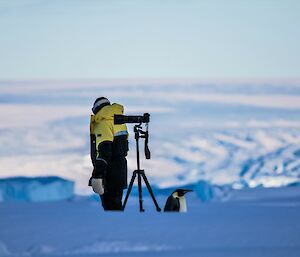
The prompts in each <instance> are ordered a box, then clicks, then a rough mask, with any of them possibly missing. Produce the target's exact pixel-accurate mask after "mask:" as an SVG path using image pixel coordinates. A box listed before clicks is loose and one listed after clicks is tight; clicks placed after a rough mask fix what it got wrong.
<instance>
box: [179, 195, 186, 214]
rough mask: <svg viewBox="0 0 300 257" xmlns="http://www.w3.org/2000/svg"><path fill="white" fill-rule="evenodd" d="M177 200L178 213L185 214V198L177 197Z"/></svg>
mask: <svg viewBox="0 0 300 257" xmlns="http://www.w3.org/2000/svg"><path fill="white" fill-rule="evenodd" d="M178 199H179V212H187V206H186V200H185V197H178Z"/></svg>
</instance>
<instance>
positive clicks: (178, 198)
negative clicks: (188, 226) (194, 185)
mask: <svg viewBox="0 0 300 257" xmlns="http://www.w3.org/2000/svg"><path fill="white" fill-rule="evenodd" d="M192 191H193V190H189V189H177V190H175V191H174V192H173V193H172V194H171V195H170V196H169V197H168V199H167V202H166V205H165V208H164V211H165V212H169V211H171V212H187V206H186V199H185V194H186V193H188V192H192Z"/></svg>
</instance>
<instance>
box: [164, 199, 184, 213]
mask: <svg viewBox="0 0 300 257" xmlns="http://www.w3.org/2000/svg"><path fill="white" fill-rule="evenodd" d="M179 209H180V207H179V199H178V198H175V197H173V196H172V195H170V196H169V197H168V199H167V202H166V205H165V208H164V211H175V212H179Z"/></svg>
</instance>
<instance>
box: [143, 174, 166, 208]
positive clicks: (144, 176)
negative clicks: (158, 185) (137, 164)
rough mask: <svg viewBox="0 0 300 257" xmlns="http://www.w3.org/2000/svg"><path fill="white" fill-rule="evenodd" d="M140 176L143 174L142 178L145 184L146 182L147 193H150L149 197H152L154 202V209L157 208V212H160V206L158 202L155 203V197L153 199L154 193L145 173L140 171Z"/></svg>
mask: <svg viewBox="0 0 300 257" xmlns="http://www.w3.org/2000/svg"><path fill="white" fill-rule="evenodd" d="M142 176H143V179H144V181H145V184H146V186H147V188H148V191H149V193H150V195H151V197H152V200H153V202H154V204H155V207H156V210H157V211H158V212H160V211H161V209H160V207H159V206H158V203H157V201H156V199H155V197H154V194H153V191H152V188H151V186H150V183H149V181H148V179H147V177H146V175H145V173H144V172H143V173H142Z"/></svg>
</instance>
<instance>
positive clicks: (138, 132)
mask: <svg viewBox="0 0 300 257" xmlns="http://www.w3.org/2000/svg"><path fill="white" fill-rule="evenodd" d="M134 134H135V141H136V159H137V169H136V170H135V171H133V174H132V177H131V180H130V183H129V187H128V190H127V193H126V196H125V200H124V203H123V206H122V208H123V210H124V209H125V207H126V203H127V200H128V197H129V195H130V192H131V189H132V186H133V183H134V180H135V178H136V177H137V178H138V192H139V204H140V212H144V211H145V210H144V208H143V198H142V179H143V180H144V182H145V184H146V186H147V189H148V191H149V194H150V195H151V197H152V200H153V203H154V205H155V206H156V210H157V211H158V212H160V211H161V209H160V208H159V206H158V203H157V201H156V199H155V197H154V194H153V191H152V188H151V186H150V183H149V181H148V179H147V177H146V174H145V171H144V170H141V169H140V151H139V139H140V138H145V155H146V159H150V151H149V148H148V131H147V130H146V131H143V130H142V126H141V123H140V124H138V125H135V126H134Z"/></svg>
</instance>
